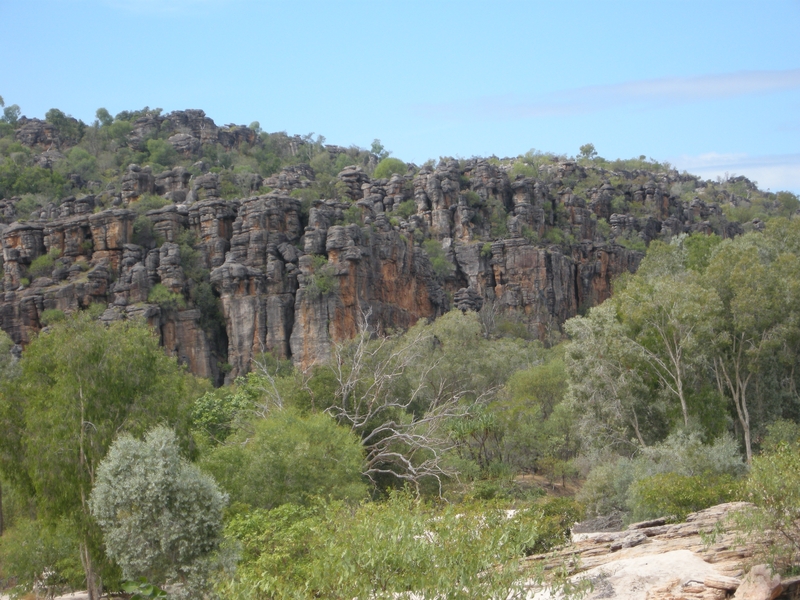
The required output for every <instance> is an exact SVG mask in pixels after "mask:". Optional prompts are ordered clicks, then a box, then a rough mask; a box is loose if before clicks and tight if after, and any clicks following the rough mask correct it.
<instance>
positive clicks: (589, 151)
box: [580, 144, 597, 160]
mask: <svg viewBox="0 0 800 600" xmlns="http://www.w3.org/2000/svg"><path fill="white" fill-rule="evenodd" d="M580 156H581V158H585V159H586V160H592V159H593V158H594V157H595V156H597V150H595V147H594V144H584V145H583V146H581V147H580Z"/></svg>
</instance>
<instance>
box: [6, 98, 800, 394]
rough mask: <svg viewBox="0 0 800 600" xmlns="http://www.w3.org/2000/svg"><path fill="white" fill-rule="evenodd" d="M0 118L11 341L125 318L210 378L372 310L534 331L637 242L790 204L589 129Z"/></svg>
mask: <svg viewBox="0 0 800 600" xmlns="http://www.w3.org/2000/svg"><path fill="white" fill-rule="evenodd" d="M0 134H2V138H0V156H1V157H2V163H0V195H1V196H2V199H0V208H1V209H2V210H1V211H0V212H1V213H2V232H1V233H0V235H1V236H2V244H3V272H4V275H3V284H2V285H3V289H4V292H5V294H4V296H3V301H2V304H1V305H0V327H2V329H3V330H4V331H6V332H7V333H9V335H10V336H11V337H12V338H13V340H14V341H15V342H16V343H17V344H21V345H23V346H24V345H25V344H27V343H28V342H29V341H30V340H31V338H32V336H33V335H34V334H35V333H36V332H37V331H38V330H39V329H40V328H42V327H43V326H45V325H47V324H48V323H49V322H52V321H53V320H58V319H60V318H62V317H63V314H69V313H72V312H74V311H76V310H79V309H88V308H90V307H95V306H97V308H96V311H97V312H98V313H102V314H101V315H100V318H101V319H103V320H104V321H111V320H115V319H124V318H129V317H134V316H143V317H145V318H146V319H147V321H148V322H149V323H150V324H151V325H152V326H153V327H155V328H157V329H158V331H159V332H160V335H161V339H162V344H163V345H164V347H165V348H166V349H167V351H168V352H169V353H170V354H172V355H175V356H178V357H179V359H180V360H181V361H182V362H184V363H185V364H187V365H189V367H190V369H191V370H192V372H193V373H195V374H197V375H199V376H202V377H209V378H211V379H212V380H214V381H217V382H222V380H223V379H224V378H225V377H228V378H234V377H235V376H237V375H240V374H242V373H245V372H247V371H248V369H249V365H250V361H251V359H252V358H253V357H254V356H255V355H256V354H258V353H260V352H264V351H269V352H272V353H273V354H275V355H276V356H278V357H281V358H291V359H292V360H293V361H294V363H295V364H297V365H299V366H301V367H308V366H310V365H311V364H314V363H317V362H320V361H322V360H324V359H326V358H327V357H328V356H329V355H330V349H331V344H334V343H336V342H339V341H342V340H344V339H349V338H351V337H353V336H354V335H355V334H356V331H357V323H358V321H359V315H361V314H366V313H367V312H370V311H371V316H372V319H373V321H374V323H375V324H377V326H378V327H379V328H380V329H381V330H391V329H397V328H407V327H409V326H410V325H413V324H414V323H415V322H416V321H417V320H419V319H421V318H433V317H436V316H438V315H441V314H443V313H444V312H447V311H448V310H449V309H450V308H451V307H453V306H456V307H458V308H460V309H462V310H480V309H481V308H482V307H484V311H483V312H484V313H485V315H486V318H487V319H490V320H492V321H497V323H498V324H499V325H501V326H502V327H505V328H506V329H508V330H511V331H516V332H518V333H524V335H526V336H533V337H536V338H539V339H542V340H544V341H553V340H556V339H557V338H558V337H560V328H561V325H562V324H563V323H564V321H565V320H566V319H568V318H570V317H572V316H575V315H576V314H579V313H582V312H583V311H585V310H586V309H587V308H589V307H591V306H595V305H597V304H599V303H600V302H602V301H603V300H605V299H606V298H607V297H609V295H610V293H611V282H612V280H613V278H614V277H616V276H617V275H619V274H620V273H623V272H626V271H631V272H633V271H635V270H636V268H637V265H638V264H639V261H640V259H641V257H642V255H643V251H644V250H645V248H646V246H647V245H648V244H649V243H650V242H651V241H652V240H654V239H668V238H670V237H671V236H674V235H677V234H680V233H685V232H698V231H699V232H704V233H716V234H718V235H719V236H721V237H723V238H727V237H731V236H734V235H736V234H739V233H741V232H742V231H744V230H746V229H758V228H759V227H761V226H762V223H761V220H759V219H764V218H767V217H768V216H769V215H772V214H781V213H782V214H787V213H791V212H793V211H794V210H795V209H796V205H797V204H798V202H797V199H796V198H795V197H794V196H793V195H791V194H788V193H779V194H769V193H763V192H761V191H759V190H758V189H757V188H756V187H755V186H754V185H753V184H752V183H751V182H750V181H748V180H747V179H746V178H744V177H738V178H734V179H729V180H728V181H723V182H711V181H702V180H700V179H699V178H697V177H694V176H692V175H689V174H687V173H678V172H677V171H675V170H672V169H670V168H669V165H662V164H659V163H658V162H655V161H652V160H650V161H648V160H644V157H640V158H639V159H635V160H629V161H615V162H609V161H606V160H604V159H602V158H598V157H596V156H595V155H594V152H593V148H592V147H591V145H587V146H586V147H583V148H582V154H581V155H580V156H579V158H577V159H574V158H573V159H570V158H567V157H563V156H562V157H559V156H553V155H548V154H542V153H538V152H530V153H528V154H526V155H524V156H521V157H517V158H505V159H498V158H496V157H491V158H486V159H482V158H471V159H459V160H456V159H450V158H442V159H440V160H439V161H438V162H436V161H429V162H428V163H426V164H425V165H422V166H416V165H413V164H408V165H407V164H405V163H403V162H402V161H400V160H398V159H395V158H390V157H388V154H389V153H388V152H386V151H385V150H384V149H383V147H382V146H381V145H380V143H379V142H378V141H377V140H376V141H375V143H374V144H373V147H372V149H371V150H370V151H366V150H363V149H360V148H356V147H351V148H343V147H339V146H331V145H326V144H325V143H324V141H325V140H324V138H322V137H321V136H318V137H317V138H316V139H314V138H313V136H312V135H307V136H289V135H287V134H285V133H271V134H268V133H265V132H262V131H260V127H259V126H258V123H253V124H251V126H250V127H245V126H236V125H226V126H222V127H220V126H217V125H216V124H215V123H214V121H213V120H212V119H211V118H209V117H208V116H206V115H205V113H204V112H203V111H202V110H186V111H176V112H172V113H170V114H167V115H162V114H161V111H160V110H158V109H156V110H149V109H147V108H145V109H143V110H141V111H133V112H128V111H126V112H123V113H120V114H119V115H117V116H116V117H114V118H112V117H111V116H110V115H109V114H108V112H107V111H105V110H104V109H100V110H99V111H98V120H97V121H96V122H95V123H94V124H93V125H85V124H84V123H82V122H79V121H77V120H75V119H72V118H71V117H68V116H66V115H64V113H63V112H61V111H59V110H57V109H53V110H51V111H49V112H48V113H47V118H46V120H40V119H28V118H26V117H18V115H16V114H15V113H14V112H13V111H12V112H11V113H9V111H8V109H6V117H5V122H4V123H2V124H0ZM737 219H739V220H737ZM743 219H748V222H746V223H741V222H739V221H740V220H743ZM98 305H99V306H98ZM93 310H95V309H94V308H93ZM500 321H502V323H500Z"/></svg>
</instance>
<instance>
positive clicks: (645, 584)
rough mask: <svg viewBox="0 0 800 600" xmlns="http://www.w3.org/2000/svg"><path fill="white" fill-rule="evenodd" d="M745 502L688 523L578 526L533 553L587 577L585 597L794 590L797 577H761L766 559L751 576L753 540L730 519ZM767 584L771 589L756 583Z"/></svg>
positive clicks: (535, 598) (551, 594)
mask: <svg viewBox="0 0 800 600" xmlns="http://www.w3.org/2000/svg"><path fill="white" fill-rule="evenodd" d="M746 506H747V505H746V504H745V503H742V502H731V503H727V504H720V505H718V506H714V507H711V508H708V509H706V510H702V511H699V512H696V513H692V514H690V515H689V516H688V517H687V518H686V521H685V522H683V523H675V524H668V523H667V522H666V521H665V520H664V519H656V520H653V521H647V522H643V523H635V524H633V525H630V526H629V527H628V528H627V529H625V530H623V531H614V532H599V533H578V534H573V543H572V544H569V545H568V546H565V547H562V548H560V549H558V550H556V551H555V552H552V553H550V554H546V555H537V556H531V557H529V558H528V561H529V562H531V563H543V564H544V566H545V569H546V570H552V569H553V568H558V567H564V566H566V568H567V569H568V570H569V571H570V572H571V573H572V576H571V578H570V579H571V581H572V582H573V584H579V583H580V582H584V587H585V588H587V589H588V590H589V591H588V593H587V594H586V595H585V596H583V597H584V598H586V600H593V599H600V598H619V599H620V600H724V599H725V598H731V597H735V598H737V599H738V598H749V599H750V600H767V599H768V598H770V599H774V598H776V597H778V596H779V595H780V594H781V593H786V594H789V595H785V596H782V597H786V598H788V597H790V595H791V594H795V593H797V591H798V589H797V588H798V581H797V580H796V579H791V580H785V581H784V582H783V583H781V582H780V577H778V578H777V583H776V582H775V581H773V576H772V575H771V574H769V576H768V577H767V578H766V581H762V580H764V577H762V575H763V571H765V569H764V568H763V567H756V568H754V569H753V570H752V572H751V573H748V574H747V576H746V571H747V570H748V569H749V561H750V560H751V558H752V557H753V554H754V550H755V548H754V547H753V546H752V545H751V544H748V543H747V542H745V541H743V540H742V536H741V535H740V534H738V533H737V531H736V530H735V529H733V523H732V521H731V519H730V517H731V515H732V514H733V513H734V512H735V511H737V510H741V509H743V508H745V507H746ZM768 586H769V591H768V592H766V593H767V594H768V595H767V596H762V595H756V592H754V591H753V590H755V589H761V588H765V589H766V588H767V587H768ZM740 588H741V590H740ZM734 594H735V595H734ZM561 597H563V596H562V595H561V594H560V593H558V592H556V591H552V590H538V591H532V592H531V593H530V594H529V598H531V599H532V600H550V599H554V598H561ZM792 597H794V596H792Z"/></svg>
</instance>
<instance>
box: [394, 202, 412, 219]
mask: <svg viewBox="0 0 800 600" xmlns="http://www.w3.org/2000/svg"><path fill="white" fill-rule="evenodd" d="M394 212H395V214H397V215H398V216H399V217H400V218H402V219H407V218H408V217H410V216H411V215H413V214H416V212H417V205H416V203H415V202H414V200H405V201H404V202H401V203H400V204H398V205H396V206H395V207H394Z"/></svg>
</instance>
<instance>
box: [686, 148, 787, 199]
mask: <svg viewBox="0 0 800 600" xmlns="http://www.w3.org/2000/svg"><path fill="white" fill-rule="evenodd" d="M671 162H672V163H673V165H674V166H675V167H676V168H678V169H681V170H686V171H688V172H689V173H693V174H695V175H699V176H700V177H703V178H704V179H716V178H717V177H725V176H733V175H744V176H745V177H747V178H748V179H750V180H751V181H757V182H758V187H760V188H761V189H763V190H766V189H770V190H772V191H773V192H776V191H779V190H789V191H792V192H795V193H800V154H776V155H765V156H749V155H747V154H718V153H716V152H709V153H707V154H700V155H698V156H686V155H684V156H680V157H678V158H676V159H674V161H671Z"/></svg>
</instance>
